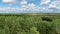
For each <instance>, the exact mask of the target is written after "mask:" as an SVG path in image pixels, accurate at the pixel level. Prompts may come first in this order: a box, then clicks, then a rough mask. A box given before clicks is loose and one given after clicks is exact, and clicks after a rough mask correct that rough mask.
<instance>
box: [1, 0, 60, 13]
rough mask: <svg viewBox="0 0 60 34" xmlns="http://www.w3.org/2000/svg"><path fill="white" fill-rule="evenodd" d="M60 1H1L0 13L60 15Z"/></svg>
mask: <svg viewBox="0 0 60 34" xmlns="http://www.w3.org/2000/svg"><path fill="white" fill-rule="evenodd" d="M59 3H60V0H0V13H60V4H59Z"/></svg>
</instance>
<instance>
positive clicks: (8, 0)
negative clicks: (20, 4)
mask: <svg viewBox="0 0 60 34" xmlns="http://www.w3.org/2000/svg"><path fill="white" fill-rule="evenodd" d="M14 1H15V0H2V2H3V3H13V2H14Z"/></svg>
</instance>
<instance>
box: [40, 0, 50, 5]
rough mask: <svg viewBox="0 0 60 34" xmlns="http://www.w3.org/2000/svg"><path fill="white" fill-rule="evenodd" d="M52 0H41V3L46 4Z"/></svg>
mask: <svg viewBox="0 0 60 34" xmlns="http://www.w3.org/2000/svg"><path fill="white" fill-rule="evenodd" d="M50 1H51V0H41V3H40V4H41V5H46V4H48V3H49V2H50Z"/></svg>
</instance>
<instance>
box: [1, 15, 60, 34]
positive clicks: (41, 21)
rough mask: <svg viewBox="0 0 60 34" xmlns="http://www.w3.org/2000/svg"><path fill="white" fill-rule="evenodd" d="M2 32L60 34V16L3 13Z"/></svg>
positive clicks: (10, 33)
mask: <svg viewBox="0 0 60 34" xmlns="http://www.w3.org/2000/svg"><path fill="white" fill-rule="evenodd" d="M0 34H60V17H58V16H51V15H50V16H43V15H5V16H4V15H1V16H0Z"/></svg>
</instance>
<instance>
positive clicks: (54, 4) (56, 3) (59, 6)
mask: <svg viewBox="0 0 60 34" xmlns="http://www.w3.org/2000/svg"><path fill="white" fill-rule="evenodd" d="M49 8H56V9H60V1H59V0H55V1H53V2H52V3H51V4H50V5H49Z"/></svg>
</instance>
